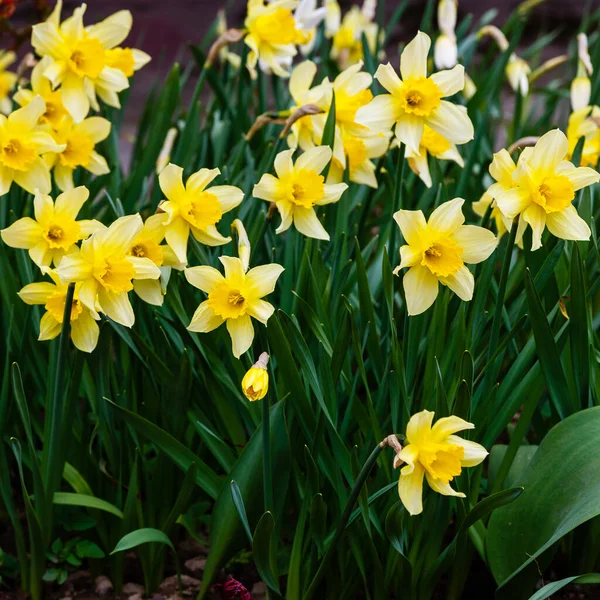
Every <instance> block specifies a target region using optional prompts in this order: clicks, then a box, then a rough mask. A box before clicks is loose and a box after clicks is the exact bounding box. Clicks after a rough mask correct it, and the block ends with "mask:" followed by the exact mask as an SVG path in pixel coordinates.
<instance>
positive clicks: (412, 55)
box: [356, 32, 473, 155]
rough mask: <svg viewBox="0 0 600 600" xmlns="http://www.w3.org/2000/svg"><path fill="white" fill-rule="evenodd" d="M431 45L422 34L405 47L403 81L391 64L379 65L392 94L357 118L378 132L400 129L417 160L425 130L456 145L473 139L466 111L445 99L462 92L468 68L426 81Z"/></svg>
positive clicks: (378, 75)
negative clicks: (430, 130)
mask: <svg viewBox="0 0 600 600" xmlns="http://www.w3.org/2000/svg"><path fill="white" fill-rule="evenodd" d="M430 46H431V40H430V39H429V36H428V35H427V34H425V33H422V32H419V33H418V34H417V36H416V37H415V38H414V39H413V40H412V41H411V42H409V43H408V44H407V45H406V48H405V49H404V51H403V52H402V55H401V57H400V73H401V75H402V80H401V79H400V77H398V75H397V73H396V71H395V70H394V68H393V67H392V65H390V64H389V63H388V64H387V65H380V66H379V68H378V69H377V72H376V73H375V78H376V79H377V80H378V81H379V83H381V85H382V86H383V87H384V88H385V89H386V90H388V92H390V93H389V94H382V95H380V96H377V97H375V98H374V99H373V101H372V102H371V103H369V104H367V106H363V107H362V108H360V109H359V110H358V112H357V114H356V121H357V122H358V123H360V124H362V125H365V126H367V127H369V128H371V129H373V130H375V131H388V130H389V129H391V128H392V127H393V126H394V125H395V131H396V137H397V138H398V139H399V140H400V141H401V142H402V143H403V144H406V148H407V150H410V151H411V152H412V153H413V154H417V155H418V154H419V145H420V143H421V137H422V136H423V129H424V127H425V125H428V126H429V127H431V129H433V130H434V131H436V132H437V133H439V134H440V135H442V136H443V137H444V138H446V139H447V140H448V141H450V142H452V143H453V144H466V143H467V142H468V141H470V140H471V139H473V124H472V123H471V120H470V119H469V116H468V115H467V109H466V108H465V107H464V106H458V105H456V104H452V103H451V102H448V101H446V100H442V98H444V97H446V96H452V95H454V94H456V93H457V92H459V91H460V90H462V89H463V87H464V72H465V70H464V67H463V66H462V65H456V66H455V67H454V68H453V69H451V70H449V71H439V72H438V73H434V74H433V75H431V77H427V54H428V53H429V48H430Z"/></svg>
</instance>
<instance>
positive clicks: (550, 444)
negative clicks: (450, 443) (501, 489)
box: [487, 407, 600, 599]
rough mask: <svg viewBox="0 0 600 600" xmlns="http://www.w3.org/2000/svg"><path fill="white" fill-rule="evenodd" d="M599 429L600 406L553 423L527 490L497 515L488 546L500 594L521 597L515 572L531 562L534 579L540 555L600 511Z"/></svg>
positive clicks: (529, 471)
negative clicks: (554, 424) (556, 423)
mask: <svg viewBox="0 0 600 600" xmlns="http://www.w3.org/2000/svg"><path fill="white" fill-rule="evenodd" d="M598 431H600V407H594V408H590V409H587V410H583V411H581V412H578V413H577V414H575V415H572V416H570V417H568V418H567V419H565V420H564V421H562V422H561V423H559V424H558V425H556V426H555V427H554V428H552V429H551V430H550V432H549V433H548V434H547V435H546V437H545V438H544V440H543V441H542V443H541V444H540V447H539V448H538V451H537V452H536V454H535V456H534V458H533V460H532V461H531V463H530V465H529V468H528V469H527V470H526V472H525V473H524V474H523V476H522V477H521V478H520V479H519V481H518V484H519V485H522V486H523V487H524V488H525V492H524V493H523V495H522V496H521V497H520V498H519V499H518V500H517V501H516V502H514V503H513V504H511V505H510V506H507V507H504V508H502V509H500V510H498V511H496V512H495V513H494V514H493V515H492V518H491V519H490V523H489V527H488V534H487V551H488V557H489V562H490V567H491V570H492V573H493V575H494V577H495V579H496V581H497V582H498V583H500V584H501V590H502V594H503V595H502V596H501V597H505V598H509V597H510V598H515V599H517V598H520V597H522V594H523V592H522V591H520V590H522V589H523V581H521V580H520V579H519V581H516V579H515V578H516V576H517V575H520V574H521V573H522V572H523V571H524V569H526V567H528V566H530V565H531V571H532V572H533V581H535V579H536V578H537V569H539V568H541V567H540V566H539V563H540V559H539V557H540V556H541V555H542V554H543V553H544V552H545V551H546V550H548V549H549V548H550V547H551V546H552V545H553V544H555V543H556V542H557V541H558V540H559V539H560V538H562V537H563V536H564V535H566V534H567V533H568V532H569V531H572V530H573V529H574V528H575V527H577V526H578V525H581V524H582V523H585V522H586V521H588V520H589V519H591V518H593V517H595V516H597V515H598V514H600V505H599V504H598V497H600V453H598ZM534 561H535V562H536V563H537V564H535V565H533V564H532V563H533V562H534ZM527 574H528V573H524V574H523V579H526V575H527ZM517 590H519V592H518V593H517ZM524 592H525V593H526V592H527V588H526V587H525V589H524ZM513 594H514V595H513Z"/></svg>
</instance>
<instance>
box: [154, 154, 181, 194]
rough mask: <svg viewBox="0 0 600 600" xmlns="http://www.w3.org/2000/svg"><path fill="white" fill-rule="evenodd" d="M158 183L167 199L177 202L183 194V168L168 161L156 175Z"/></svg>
mask: <svg viewBox="0 0 600 600" xmlns="http://www.w3.org/2000/svg"><path fill="white" fill-rule="evenodd" d="M158 183H159V185H160V189H161V190H162V192H163V194H164V195H165V196H166V198H167V200H170V201H171V202H177V201H178V200H179V198H181V196H183V195H184V194H185V188H184V187H183V169H182V168H181V167H178V166H177V165H174V164H173V163H169V164H168V165H167V166H166V167H165V168H164V169H163V170H162V171H161V172H160V175H159V176H158Z"/></svg>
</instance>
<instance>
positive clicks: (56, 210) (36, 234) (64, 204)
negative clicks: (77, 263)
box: [0, 186, 104, 268]
mask: <svg viewBox="0 0 600 600" xmlns="http://www.w3.org/2000/svg"><path fill="white" fill-rule="evenodd" d="M89 195H90V193H89V191H88V189H87V188H86V187H84V186H80V187H77V188H74V189H72V190H69V191H67V192H64V193H62V194H60V196H58V197H57V198H56V202H53V201H52V198H51V197H50V196H47V195H45V194H42V193H40V191H39V190H38V191H37V192H36V194H35V198H34V201H33V209H34V215H35V219H32V218H30V217H23V218H22V219H19V220H17V221H15V222H14V223H13V224H12V225H11V226H10V227H7V228H6V229H3V230H2V231H1V232H0V235H2V240H3V241H4V243H5V244H7V245H8V246H11V247H12V248H22V249H24V250H29V256H30V257H31V260H32V261H33V262H34V263H35V264H36V265H37V266H38V267H40V268H41V267H48V266H50V265H51V264H54V265H59V264H60V261H61V259H62V257H63V256H64V255H65V254H66V253H68V252H70V251H71V250H73V249H74V248H75V244H77V242H79V241H80V240H83V239H85V238H87V237H89V236H90V235H92V233H94V232H96V231H98V230H99V229H103V228H104V225H102V223H100V222H99V221H96V220H84V221H77V215H78V214H79V211H80V210H81V207H82V206H83V204H84V203H85V202H86V200H87V199H88V197H89Z"/></svg>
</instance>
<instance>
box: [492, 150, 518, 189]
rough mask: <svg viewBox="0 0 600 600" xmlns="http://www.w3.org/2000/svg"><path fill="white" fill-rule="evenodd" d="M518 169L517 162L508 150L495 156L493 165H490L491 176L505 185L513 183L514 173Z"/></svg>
mask: <svg viewBox="0 0 600 600" xmlns="http://www.w3.org/2000/svg"><path fill="white" fill-rule="evenodd" d="M516 168H517V165H515V161H514V160H513V159H512V157H511V155H510V154H509V153H508V150H505V149H504V148H503V149H502V150H500V152H496V153H495V154H494V158H493V160H492V163H491V164H490V168H489V170H490V175H491V176H492V177H493V178H494V179H495V180H496V181H499V182H500V183H503V184H504V185H507V184H510V183H512V174H513V171H514V170H515V169H516Z"/></svg>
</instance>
